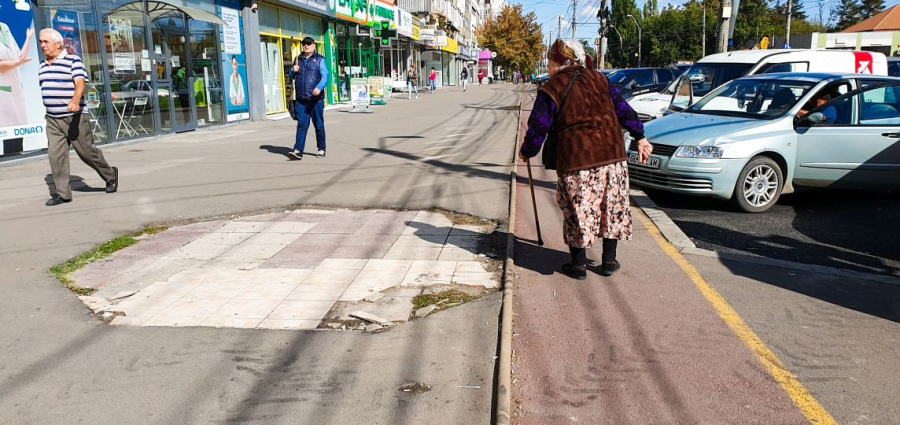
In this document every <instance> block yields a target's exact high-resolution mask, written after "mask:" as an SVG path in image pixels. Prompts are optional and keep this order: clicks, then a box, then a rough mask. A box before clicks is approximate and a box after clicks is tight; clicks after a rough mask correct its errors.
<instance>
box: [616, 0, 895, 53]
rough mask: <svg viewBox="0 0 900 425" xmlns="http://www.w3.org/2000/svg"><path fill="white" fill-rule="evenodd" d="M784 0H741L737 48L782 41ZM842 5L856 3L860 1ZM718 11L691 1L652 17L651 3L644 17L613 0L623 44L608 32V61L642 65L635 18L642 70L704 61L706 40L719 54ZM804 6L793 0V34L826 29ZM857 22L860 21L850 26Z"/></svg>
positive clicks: (622, 0) (631, 1)
mask: <svg viewBox="0 0 900 425" xmlns="http://www.w3.org/2000/svg"><path fill="white" fill-rule="evenodd" d="M786 1H787V0H742V1H741V4H740V8H739V10H738V19H737V22H736V23H735V25H736V26H735V29H734V37H733V40H734V49H749V48H753V47H754V46H756V45H757V44H758V43H759V42H760V40H761V39H762V38H763V37H769V38H770V39H771V38H772V37H784V36H785V34H786V30H787V29H786V27H787V6H786V5H787V3H786ZM844 1H850V2H851V3H852V2H854V1H857V0H844ZM866 1H883V0H866ZM647 4H650V2H649V1H648V3H647ZM854 4H855V3H854ZM719 7H720V2H719V0H706V1H701V0H689V1H687V2H686V3H684V4H683V5H681V6H677V7H676V6H672V5H670V6H667V7H665V8H664V9H662V10H660V11H659V13H652V10H653V8H654V5H653V4H650V5H649V6H645V7H644V8H643V13H637V6H636V5H635V0H612V18H611V22H612V24H613V25H614V26H615V27H616V28H617V29H618V30H619V33H621V34H622V42H621V44H620V42H619V36H618V35H617V33H616V32H615V31H614V30H613V29H610V30H609V31H608V32H607V38H608V49H609V51H608V53H607V62H608V63H609V65H610V66H611V67H615V68H625V67H634V66H637V64H638V61H637V52H638V48H637V44H638V31H637V26H636V25H635V22H634V20H632V19H631V18H629V17H628V15H632V16H634V17H635V19H636V20H637V21H638V24H640V26H641V29H642V30H643V31H642V32H643V34H642V35H643V37H641V38H642V40H641V49H642V56H643V63H642V66H669V65H672V64H673V63H676V62H678V61H696V60H698V59H700V58H701V57H703V53H704V52H703V47H702V46H703V39H704V38H705V39H706V54H711V53H713V52H714V51H715V45H716V44H715V43H716V34H717V31H716V26H717V24H718V16H719ZM704 8H705V13H706V32H705V33H704V32H703V14H704ZM802 8H803V3H802V0H793V6H792V20H791V34H792V35H798V34H809V33H812V32H825V31H827V28H826V26H825V25H823V23H822V22H812V21H810V20H809V18H808V17H807V15H806V13H803V10H802ZM856 22H858V21H855V22H852V23H851V24H850V25H852V24H855V23H856ZM848 26H849V25H848Z"/></svg>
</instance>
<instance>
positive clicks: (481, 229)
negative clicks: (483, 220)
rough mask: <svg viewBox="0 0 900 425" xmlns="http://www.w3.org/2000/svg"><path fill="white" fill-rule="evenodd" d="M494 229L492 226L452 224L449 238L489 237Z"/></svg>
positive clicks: (494, 226)
mask: <svg viewBox="0 0 900 425" xmlns="http://www.w3.org/2000/svg"><path fill="white" fill-rule="evenodd" d="M496 228H497V226H496V225H494V224H454V225H453V228H452V229H450V236H473V235H490V234H491V233H493V231H494V229H496Z"/></svg>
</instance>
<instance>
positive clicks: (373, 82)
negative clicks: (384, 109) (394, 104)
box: [369, 77, 385, 105]
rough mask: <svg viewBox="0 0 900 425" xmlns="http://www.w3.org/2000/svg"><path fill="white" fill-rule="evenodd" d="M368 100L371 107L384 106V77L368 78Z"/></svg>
mask: <svg viewBox="0 0 900 425" xmlns="http://www.w3.org/2000/svg"><path fill="white" fill-rule="evenodd" d="M369 99H370V100H371V104H372V105H384V104H385V102H384V77H369Z"/></svg>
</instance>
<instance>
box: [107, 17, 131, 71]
mask: <svg viewBox="0 0 900 425" xmlns="http://www.w3.org/2000/svg"><path fill="white" fill-rule="evenodd" d="M109 38H110V44H112V51H113V69H115V72H117V73H126V72H134V68H135V67H134V40H133V39H132V38H131V19H124V18H113V17H110V18H109Z"/></svg>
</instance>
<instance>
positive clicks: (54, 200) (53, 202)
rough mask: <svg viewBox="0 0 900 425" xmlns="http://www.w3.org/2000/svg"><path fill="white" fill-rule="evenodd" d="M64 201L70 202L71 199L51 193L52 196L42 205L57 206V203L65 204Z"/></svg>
mask: <svg viewBox="0 0 900 425" xmlns="http://www.w3.org/2000/svg"><path fill="white" fill-rule="evenodd" d="M66 202H72V200H71V199H66V198H62V197H59V196H57V195H53V197H52V198H50V200H49V201H47V203H46V204H44V205H46V206H48V207H55V206H57V205H59V204H65V203H66Z"/></svg>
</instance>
